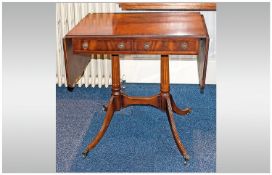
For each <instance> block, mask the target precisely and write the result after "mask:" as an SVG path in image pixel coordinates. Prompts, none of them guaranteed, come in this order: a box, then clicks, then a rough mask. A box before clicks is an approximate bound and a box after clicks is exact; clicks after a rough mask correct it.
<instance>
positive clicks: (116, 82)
mask: <svg viewBox="0 0 272 175" xmlns="http://www.w3.org/2000/svg"><path fill="white" fill-rule="evenodd" d="M111 71H112V74H111V77H112V89H111V94H112V96H114V109H115V110H117V111H119V110H120V109H121V106H122V105H121V103H122V102H121V84H120V58H119V55H112V59H111Z"/></svg>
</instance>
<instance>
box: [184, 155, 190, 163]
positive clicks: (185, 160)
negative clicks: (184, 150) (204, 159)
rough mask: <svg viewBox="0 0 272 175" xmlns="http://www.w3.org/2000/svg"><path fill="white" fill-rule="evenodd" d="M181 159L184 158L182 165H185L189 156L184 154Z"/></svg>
mask: <svg viewBox="0 0 272 175" xmlns="http://www.w3.org/2000/svg"><path fill="white" fill-rule="evenodd" d="M183 158H184V165H187V163H188V161H189V160H190V156H189V155H188V154H186V155H185V156H183Z"/></svg>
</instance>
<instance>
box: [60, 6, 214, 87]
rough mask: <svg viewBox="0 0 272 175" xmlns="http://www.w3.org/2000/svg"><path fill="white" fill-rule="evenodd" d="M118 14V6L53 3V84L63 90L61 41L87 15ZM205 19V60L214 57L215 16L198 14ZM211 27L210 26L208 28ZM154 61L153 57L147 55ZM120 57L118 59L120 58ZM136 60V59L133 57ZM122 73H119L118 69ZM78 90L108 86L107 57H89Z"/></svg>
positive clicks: (109, 80) (63, 75)
mask: <svg viewBox="0 0 272 175" xmlns="http://www.w3.org/2000/svg"><path fill="white" fill-rule="evenodd" d="M103 12H122V10H121V9H120V8H119V5H118V3H57V5H56V39H57V40H56V42H57V53H56V54H57V55H56V57H57V59H56V61H57V63H56V65H57V66H56V69H57V70H56V84H57V85H58V86H59V87H60V86H63V85H65V86H66V87H67V82H66V75H65V64H64V55H63V45H62V38H63V37H64V36H65V34H66V33H67V32H68V31H69V30H71V29H72V28H73V27H74V26H75V25H76V24H77V23H78V22H79V21H80V20H81V19H82V18H83V17H85V16H86V15H87V14H88V13H103ZM201 13H202V14H203V15H204V16H205V20H206V23H207V27H208V30H209V34H210V42H211V43H210V50H209V60H211V59H212V60H214V58H213V56H214V55H215V28H214V27H213V26H215V21H216V20H215V13H214V12H212V13H211V12H201ZM210 26H212V27H210ZM149 57H154V58H155V59H156V58H157V57H156V56H155V55H154V56H153V55H152V56H151V55H150V56H149ZM121 58H122V57H121ZM136 58H137V56H136ZM170 58H171V57H170ZM121 71H122V70H121ZM77 84H78V86H79V87H81V86H85V87H89V86H91V87H95V86H96V85H97V86H98V87H99V88H101V87H102V86H105V87H108V86H109V85H110V84H111V58H110V56H109V55H92V56H91V60H90V63H89V65H88V66H87V68H86V69H85V73H84V75H83V77H82V78H81V79H80V80H79V82H78V83H77Z"/></svg>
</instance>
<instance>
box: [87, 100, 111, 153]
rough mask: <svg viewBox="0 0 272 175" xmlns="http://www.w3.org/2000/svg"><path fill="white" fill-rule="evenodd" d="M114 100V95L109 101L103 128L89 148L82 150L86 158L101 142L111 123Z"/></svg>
mask: <svg viewBox="0 0 272 175" xmlns="http://www.w3.org/2000/svg"><path fill="white" fill-rule="evenodd" d="M114 101H115V99H114V96H112V97H111V99H110V101H109V103H108V108H107V113H106V116H105V119H104V121H103V124H102V127H101V129H100V130H99V132H98V133H97V135H96V136H95V138H94V139H93V140H92V141H91V142H90V143H89V145H88V146H87V148H86V149H85V150H84V151H83V152H82V155H83V157H84V158H85V157H86V156H87V155H88V153H89V151H90V150H92V149H93V148H94V147H95V146H96V145H97V144H98V143H99V141H100V140H101V138H102V137H103V136H104V134H105V132H106V131H107V129H108V127H109V124H110V122H111V119H112V116H113V113H114Z"/></svg>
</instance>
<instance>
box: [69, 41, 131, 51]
mask: <svg viewBox="0 0 272 175" xmlns="http://www.w3.org/2000/svg"><path fill="white" fill-rule="evenodd" d="M73 48H74V50H76V51H131V50H132V41H130V40H119V39H118V40H98V39H95V40H91V39H90V40H86V39H74V40H73Z"/></svg>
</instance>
